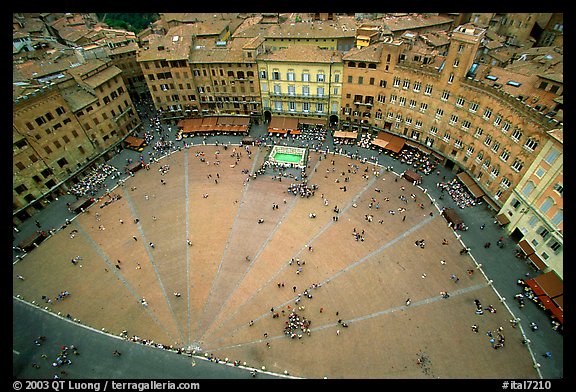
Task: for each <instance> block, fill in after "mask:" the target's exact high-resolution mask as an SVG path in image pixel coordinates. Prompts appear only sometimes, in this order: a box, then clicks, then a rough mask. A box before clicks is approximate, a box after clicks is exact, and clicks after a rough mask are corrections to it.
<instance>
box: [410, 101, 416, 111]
mask: <svg viewBox="0 0 576 392" xmlns="http://www.w3.org/2000/svg"><path fill="white" fill-rule="evenodd" d="M415 107H416V101H415V100H413V99H411V100H410V109H414V108H415Z"/></svg>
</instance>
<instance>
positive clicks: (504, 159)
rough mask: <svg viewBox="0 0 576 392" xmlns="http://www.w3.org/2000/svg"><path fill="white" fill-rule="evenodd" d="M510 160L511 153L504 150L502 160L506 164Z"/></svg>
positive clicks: (501, 155)
mask: <svg viewBox="0 0 576 392" xmlns="http://www.w3.org/2000/svg"><path fill="white" fill-rule="evenodd" d="M508 158H510V151H508V150H506V149H504V150H503V151H502V154H500V159H501V160H503V161H504V162H506V161H507V160H508Z"/></svg>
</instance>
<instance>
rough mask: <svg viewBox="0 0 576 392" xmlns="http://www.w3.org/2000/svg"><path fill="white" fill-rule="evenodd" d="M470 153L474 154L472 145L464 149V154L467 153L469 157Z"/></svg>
mask: <svg viewBox="0 0 576 392" xmlns="http://www.w3.org/2000/svg"><path fill="white" fill-rule="evenodd" d="M472 154H474V147H472V146H468V148H467V149H466V155H468V156H469V157H471V156H472Z"/></svg>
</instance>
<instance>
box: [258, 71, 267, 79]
mask: <svg viewBox="0 0 576 392" xmlns="http://www.w3.org/2000/svg"><path fill="white" fill-rule="evenodd" d="M259 75H260V79H266V71H260V72H259Z"/></svg>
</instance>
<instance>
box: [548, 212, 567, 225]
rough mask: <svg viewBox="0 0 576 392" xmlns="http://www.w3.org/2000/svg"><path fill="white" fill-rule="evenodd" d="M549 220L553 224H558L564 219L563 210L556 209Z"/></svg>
mask: <svg viewBox="0 0 576 392" xmlns="http://www.w3.org/2000/svg"><path fill="white" fill-rule="evenodd" d="M550 221H551V222H552V224H553V225H555V226H558V225H560V224H561V223H562V222H563V221H564V212H563V211H558V212H557V213H556V214H554V217H553V218H552V219H551V220H550Z"/></svg>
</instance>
